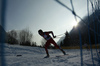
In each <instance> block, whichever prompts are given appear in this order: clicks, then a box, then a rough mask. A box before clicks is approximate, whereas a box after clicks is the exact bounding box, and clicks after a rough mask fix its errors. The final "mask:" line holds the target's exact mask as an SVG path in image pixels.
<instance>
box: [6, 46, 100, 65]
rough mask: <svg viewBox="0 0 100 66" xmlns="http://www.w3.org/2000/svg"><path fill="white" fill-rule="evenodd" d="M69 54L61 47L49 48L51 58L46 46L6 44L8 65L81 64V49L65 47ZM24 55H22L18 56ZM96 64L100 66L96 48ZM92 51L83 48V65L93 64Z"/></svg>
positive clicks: (94, 52) (94, 55)
mask: <svg viewBox="0 0 100 66" xmlns="http://www.w3.org/2000/svg"><path fill="white" fill-rule="evenodd" d="M64 50H65V52H66V53H67V54H69V55H68V56H61V57H56V56H58V55H63V54H62V52H61V51H60V50H59V49H49V53H50V58H43V57H44V56H46V54H45V50H44V48H40V47H28V46H18V45H8V44H5V54H4V55H5V62H6V66H81V59H80V50H79V49H64ZM17 55H22V56H17ZM93 57H94V64H95V66H100V65H99V61H98V58H97V56H96V50H95V49H93ZM92 65H93V63H92V60H91V53H90V51H87V50H83V66H92Z"/></svg>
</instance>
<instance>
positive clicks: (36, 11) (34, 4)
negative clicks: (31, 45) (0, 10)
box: [6, 0, 87, 44]
mask: <svg viewBox="0 0 100 66" xmlns="http://www.w3.org/2000/svg"><path fill="white" fill-rule="evenodd" d="M60 1H61V2H62V3H64V4H65V5H67V6H68V7H69V8H71V4H70V0H60ZM86 4H87V0H73V5H74V9H75V12H76V14H78V15H79V16H80V17H82V18H83V17H85V16H86V15H87V10H86V9H87V5H86ZM78 21H79V19H78ZM75 22H76V21H75V19H74V16H73V14H72V13H71V12H70V11H69V10H68V9H66V8H65V7H63V6H62V5H60V4H59V3H57V2H56V1H55V0H7V6H6V31H9V30H22V29H25V28H29V29H30V31H31V32H32V33H33V36H34V37H33V41H36V42H37V43H38V44H40V43H41V39H42V38H41V37H40V36H39V35H38V30H39V29H42V30H43V31H53V32H54V35H60V34H63V33H65V32H66V30H67V31H68V32H70V30H71V29H72V28H73V26H74V24H75ZM58 40H59V39H55V41H58Z"/></svg>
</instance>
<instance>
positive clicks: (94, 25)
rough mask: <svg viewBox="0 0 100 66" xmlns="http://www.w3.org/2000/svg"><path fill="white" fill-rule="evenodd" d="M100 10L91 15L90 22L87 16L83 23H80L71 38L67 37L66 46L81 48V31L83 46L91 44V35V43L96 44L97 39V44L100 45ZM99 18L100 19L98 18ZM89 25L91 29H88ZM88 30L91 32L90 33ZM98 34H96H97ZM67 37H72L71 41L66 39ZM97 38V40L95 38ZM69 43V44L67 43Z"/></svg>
mask: <svg viewBox="0 0 100 66" xmlns="http://www.w3.org/2000/svg"><path fill="white" fill-rule="evenodd" d="M98 13H100V10H98V11H96V12H95V15H96V16H94V14H91V15H90V16H89V21H88V16H85V17H84V18H83V20H84V22H83V21H80V22H79V23H78V25H77V26H76V27H73V29H72V30H71V31H70V33H69V36H66V37H65V39H64V40H63V41H64V45H66V44H67V45H70V46H79V44H80V43H79V42H80V40H79V30H80V33H81V37H82V44H84V43H87V44H89V35H90V39H91V43H92V44H95V39H96V43H100V41H98V40H99V39H100V37H99V36H98V34H100V27H99V26H100V22H99V20H100V14H98ZM97 17H98V18H97ZM88 25H89V27H88ZM88 29H89V31H90V33H88ZM95 32H96V33H95ZM67 37H70V38H69V39H66V38H67ZM95 37H96V38H95ZM66 41H67V43H66Z"/></svg>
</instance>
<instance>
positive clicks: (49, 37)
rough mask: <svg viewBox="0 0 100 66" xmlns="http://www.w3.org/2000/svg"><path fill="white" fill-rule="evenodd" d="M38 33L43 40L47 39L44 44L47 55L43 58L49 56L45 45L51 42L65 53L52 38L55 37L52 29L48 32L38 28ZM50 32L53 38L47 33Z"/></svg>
mask: <svg viewBox="0 0 100 66" xmlns="http://www.w3.org/2000/svg"><path fill="white" fill-rule="evenodd" d="M38 33H39V35H41V36H42V37H43V38H44V39H45V40H47V42H46V44H45V51H46V54H47V56H46V57H44V58H48V57H49V53H48V50H47V47H48V46H49V45H50V43H52V44H53V45H54V46H55V47H57V48H58V49H60V50H61V51H62V52H63V54H64V55H66V53H65V51H63V49H62V48H61V47H59V46H58V45H57V44H56V42H55V41H54V40H53V38H56V36H54V34H53V32H52V31H48V32H43V31H42V30H41V29H40V30H38ZM50 33H51V34H52V36H53V38H52V37H51V36H50V35H49V34H50Z"/></svg>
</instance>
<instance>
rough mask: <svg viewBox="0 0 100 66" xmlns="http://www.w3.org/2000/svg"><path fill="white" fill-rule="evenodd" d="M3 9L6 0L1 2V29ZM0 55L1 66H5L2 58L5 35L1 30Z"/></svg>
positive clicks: (3, 18)
mask: <svg viewBox="0 0 100 66" xmlns="http://www.w3.org/2000/svg"><path fill="white" fill-rule="evenodd" d="M5 9H6V0H1V15H0V17H1V21H0V24H1V26H2V27H3V28H5ZM0 40H1V43H0V54H1V58H0V62H1V66H6V64H5V58H4V41H5V33H4V31H2V29H1V30H0Z"/></svg>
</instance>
